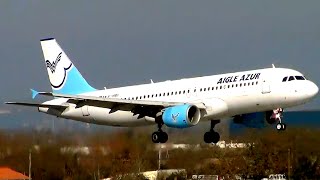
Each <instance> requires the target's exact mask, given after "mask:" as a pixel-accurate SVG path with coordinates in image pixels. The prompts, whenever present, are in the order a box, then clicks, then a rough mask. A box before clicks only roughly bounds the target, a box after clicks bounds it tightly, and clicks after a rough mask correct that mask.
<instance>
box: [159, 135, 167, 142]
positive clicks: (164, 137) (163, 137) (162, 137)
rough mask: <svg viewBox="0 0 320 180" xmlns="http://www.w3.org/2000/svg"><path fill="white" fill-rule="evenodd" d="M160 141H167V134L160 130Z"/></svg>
mask: <svg viewBox="0 0 320 180" xmlns="http://www.w3.org/2000/svg"><path fill="white" fill-rule="evenodd" d="M160 134H161V136H160V137H161V138H160V143H166V142H167V141H168V134H167V133H166V132H161V133H160Z"/></svg>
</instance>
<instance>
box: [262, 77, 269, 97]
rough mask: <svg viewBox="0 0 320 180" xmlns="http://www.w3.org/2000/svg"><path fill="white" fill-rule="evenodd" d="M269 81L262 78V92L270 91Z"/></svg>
mask: <svg viewBox="0 0 320 180" xmlns="http://www.w3.org/2000/svg"><path fill="white" fill-rule="evenodd" d="M270 92H271V89H270V83H269V82H268V81H267V80H265V79H264V80H262V94H267V93H270Z"/></svg>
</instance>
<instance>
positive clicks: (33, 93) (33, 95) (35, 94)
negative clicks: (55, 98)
mask: <svg viewBox="0 0 320 180" xmlns="http://www.w3.org/2000/svg"><path fill="white" fill-rule="evenodd" d="M30 90H31V94H32V99H34V98H35V97H36V96H37V95H38V94H39V92H38V91H36V90H34V89H30Z"/></svg>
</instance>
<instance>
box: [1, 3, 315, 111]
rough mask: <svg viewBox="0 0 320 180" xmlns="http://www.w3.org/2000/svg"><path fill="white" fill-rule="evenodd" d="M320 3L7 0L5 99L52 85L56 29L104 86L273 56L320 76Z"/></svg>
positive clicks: (234, 67)
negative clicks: (47, 42) (46, 53)
mask: <svg viewBox="0 0 320 180" xmlns="http://www.w3.org/2000/svg"><path fill="white" fill-rule="evenodd" d="M319 7H320V1H295V0H290V1H289V0H288V1H278V0H268V1H246V0H243V1H212V0H203V1H194V0H181V1H172V0H161V1H142V0H137V1H132V0H125V1H124V0H110V1H42V0H30V1H15V0H7V1H1V2H0V23H1V24H0V37H1V42H0V55H1V66H0V81H1V82H2V85H1V97H0V101H2V102H3V101H8V100H24V101H26V100H31V96H30V91H29V88H35V89H38V90H43V91H50V86H49V81H48V77H47V72H46V69H45V64H44V60H43V56H42V52H41V48H40V43H39V40H40V39H42V38H48V37H55V38H56V39H57V40H58V42H59V43H60V44H61V46H62V47H63V48H64V50H65V51H66V53H67V54H68V55H69V57H70V58H71V59H72V60H73V62H74V64H75V65H76V66H77V67H78V69H79V70H80V72H81V73H82V74H83V76H84V77H85V78H86V79H87V80H88V81H89V82H90V84H91V85H93V86H94V87H96V88H103V87H104V86H107V87H117V86H126V85H133V84H138V83H148V82H149V79H153V80H154V81H163V80H167V79H178V78H183V77H192V76H202V75H211V74H218V73H227V72H232V71H241V70H249V69H256V68H264V67H270V66H271V64H272V63H275V65H276V66H280V67H289V68H294V69H297V70H299V71H301V72H303V73H304V74H305V75H306V76H307V77H309V79H311V80H313V81H315V82H316V83H317V84H318V85H320V77H319V70H318V69H319V60H320V51H319V48H320V21H319V17H320V11H319ZM319 103H320V101H319V98H317V99H316V100H315V101H313V102H312V103H310V104H309V105H307V106H306V107H308V108H317V107H318V105H319ZM2 107H3V106H2Z"/></svg>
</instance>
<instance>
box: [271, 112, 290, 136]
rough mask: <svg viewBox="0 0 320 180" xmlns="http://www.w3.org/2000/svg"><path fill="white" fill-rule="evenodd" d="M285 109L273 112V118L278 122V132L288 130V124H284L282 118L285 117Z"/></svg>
mask: <svg viewBox="0 0 320 180" xmlns="http://www.w3.org/2000/svg"><path fill="white" fill-rule="evenodd" d="M282 114H283V109H282V108H278V109H275V110H273V115H272V116H273V117H274V118H275V119H276V120H277V121H278V124H277V125H276V128H277V130H278V131H284V130H286V128H287V127H286V124H285V123H283V122H282V117H283V115H282Z"/></svg>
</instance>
